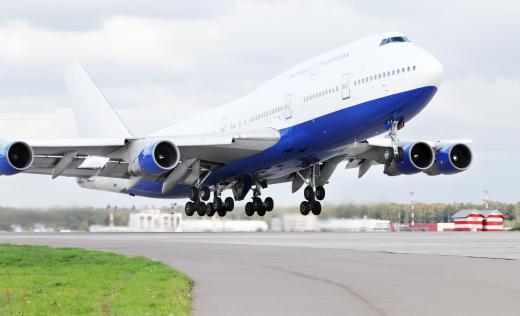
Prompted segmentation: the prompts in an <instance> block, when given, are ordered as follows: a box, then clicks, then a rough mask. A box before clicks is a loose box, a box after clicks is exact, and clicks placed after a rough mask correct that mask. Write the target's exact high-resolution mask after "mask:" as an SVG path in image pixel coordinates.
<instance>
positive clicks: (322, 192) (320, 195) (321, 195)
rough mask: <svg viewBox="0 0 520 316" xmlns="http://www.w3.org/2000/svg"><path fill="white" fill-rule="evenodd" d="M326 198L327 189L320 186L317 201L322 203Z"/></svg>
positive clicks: (317, 190)
mask: <svg viewBox="0 0 520 316" xmlns="http://www.w3.org/2000/svg"><path fill="white" fill-rule="evenodd" d="M324 198H325V188H324V187H322V186H319V187H317V188H316V199H318V200H320V201H322V200H323V199H324Z"/></svg>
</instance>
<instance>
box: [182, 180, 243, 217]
mask: <svg viewBox="0 0 520 316" xmlns="http://www.w3.org/2000/svg"><path fill="white" fill-rule="evenodd" d="M214 196H215V197H214V198H213V202H208V203H205V202H204V201H208V200H209V198H210V197H211V191H210V189H209V188H208V187H206V186H204V187H201V188H197V187H195V186H193V187H191V188H190V190H189V191H188V197H189V199H190V200H191V201H190V202H188V203H186V206H185V207H184V210H185V212H186V215H187V216H193V214H195V213H197V215H199V216H204V215H208V216H209V217H212V216H213V215H215V213H217V214H218V215H219V216H220V217H224V216H226V213H227V212H231V211H232V210H233V208H234V207H235V201H234V200H233V198H231V197H228V198H226V200H225V202H223V201H222V198H221V197H220V190H218V189H215V193H214Z"/></svg>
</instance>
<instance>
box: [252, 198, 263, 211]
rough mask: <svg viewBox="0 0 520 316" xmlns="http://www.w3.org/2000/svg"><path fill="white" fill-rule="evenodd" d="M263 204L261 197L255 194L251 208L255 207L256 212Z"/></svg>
mask: <svg viewBox="0 0 520 316" xmlns="http://www.w3.org/2000/svg"><path fill="white" fill-rule="evenodd" d="M263 206H264V202H262V199H261V198H259V197H258V196H255V197H254V198H253V208H254V209H255V212H258V211H259V210H260V209H262V207H263Z"/></svg>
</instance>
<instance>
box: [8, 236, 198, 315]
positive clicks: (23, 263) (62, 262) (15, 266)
mask: <svg viewBox="0 0 520 316" xmlns="http://www.w3.org/2000/svg"><path fill="white" fill-rule="evenodd" d="M191 286H192V282H191V280H190V279H189V278H188V277H186V276H185V275H184V274H182V273H180V272H177V271H175V270H173V269H171V268H170V267H168V266H166V265H164V264H162V263H159V262H156V261H152V260H149V259H146V258H143V257H134V258H128V257H125V256H121V255H117V254H112V253H105V252H98V251H89V250H82V249H74V248H49V247H42V246H14V245H8V244H0V315H175V316H179V315H189V314H190V305H191V294H190V291H191Z"/></svg>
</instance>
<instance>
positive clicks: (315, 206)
mask: <svg viewBox="0 0 520 316" xmlns="http://www.w3.org/2000/svg"><path fill="white" fill-rule="evenodd" d="M320 213H321V203H320V202H318V201H314V202H312V214H314V215H320Z"/></svg>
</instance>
